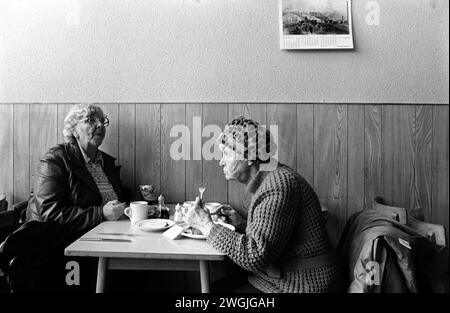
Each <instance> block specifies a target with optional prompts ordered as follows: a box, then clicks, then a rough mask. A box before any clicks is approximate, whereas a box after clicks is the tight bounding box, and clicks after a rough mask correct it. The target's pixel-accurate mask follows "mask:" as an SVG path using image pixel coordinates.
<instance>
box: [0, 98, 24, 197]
mask: <svg viewBox="0 0 450 313" xmlns="http://www.w3.org/2000/svg"><path fill="white" fill-rule="evenodd" d="M13 106H14V122H13V123H14V148H13V150H12V151H11V150H10V153H12V155H13V158H14V203H15V202H19V201H23V200H27V199H28V197H29V195H30V191H31V189H30V106H29V105H28V104H14V105H13ZM0 133H2V132H1V131H0ZM2 151H4V150H2ZM2 164H3V162H1V164H0V166H1V165H2Z"/></svg>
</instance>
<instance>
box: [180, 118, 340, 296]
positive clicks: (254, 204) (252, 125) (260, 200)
mask: <svg viewBox="0 0 450 313" xmlns="http://www.w3.org/2000/svg"><path fill="white" fill-rule="evenodd" d="M274 141H275V140H274V138H273V136H272V135H271V133H270V132H269V131H268V130H267V129H265V128H264V127H262V126H260V125H259V124H258V123H256V122H254V121H253V120H251V119H247V118H244V117H242V116H240V117H237V118H235V119H234V120H233V121H232V122H231V123H230V124H228V125H226V126H225V130H224V132H223V133H222V134H221V135H220V137H219V138H218V143H219V147H220V150H221V151H222V155H223V157H222V159H221V161H220V165H221V166H222V167H223V172H224V175H225V179H227V180H235V181H237V182H239V183H242V184H244V185H245V186H246V189H247V191H248V193H249V194H250V195H251V202H250V205H249V207H248V208H247V212H246V213H244V214H239V213H238V211H237V210H235V209H232V208H230V207H228V208H227V209H226V210H224V209H222V213H223V214H224V215H226V216H227V217H228V220H229V222H230V223H231V224H233V225H234V226H236V229H237V231H232V230H230V229H228V228H225V227H222V226H220V225H215V224H214V223H213V222H212V219H211V217H210V215H209V214H208V211H207V210H206V209H204V208H203V207H202V205H201V201H200V199H199V198H197V199H196V203H195V205H194V207H193V208H192V209H190V210H189V213H188V217H187V222H188V224H189V225H190V226H192V227H195V228H197V229H199V230H200V231H202V233H203V234H204V235H206V236H207V242H208V243H210V244H211V245H212V246H213V247H214V248H216V249H218V250H220V251H222V252H223V253H226V255H227V256H228V257H229V258H230V259H231V260H232V261H234V263H235V264H237V265H238V266H239V267H241V268H242V269H244V270H245V271H247V272H248V280H247V279H246V278H247V277H246V276H247V275H242V274H240V275H237V276H235V277H230V279H225V281H224V283H220V284H217V286H220V287H217V289H216V290H215V291H234V292H250V293H253V292H270V293H273V292H277V293H278V292H289V293H292V292H295V293H297V292H319V293H320V292H337V291H339V290H338V288H339V279H338V278H339V275H338V274H339V270H338V265H337V259H336V257H335V256H334V253H333V248H332V246H331V243H330V240H329V238H328V234H327V231H326V228H325V223H324V220H323V218H322V215H321V206H320V203H319V199H318V197H317V195H316V193H315V192H314V190H313V188H312V187H311V186H310V185H309V184H308V182H307V181H306V180H305V179H304V178H303V177H302V176H301V175H300V174H298V173H296V172H295V170H293V169H291V168H289V167H288V166H286V165H283V164H281V163H278V162H276V161H275V159H274V156H275V152H276V149H277V147H276V144H275V142H274ZM241 213H242V212H241ZM242 278H244V279H242Z"/></svg>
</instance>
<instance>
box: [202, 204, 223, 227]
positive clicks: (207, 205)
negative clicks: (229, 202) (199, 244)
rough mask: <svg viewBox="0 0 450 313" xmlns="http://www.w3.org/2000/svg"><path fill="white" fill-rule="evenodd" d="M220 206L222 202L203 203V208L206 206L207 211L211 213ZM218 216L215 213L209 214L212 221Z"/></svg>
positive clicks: (215, 220)
mask: <svg viewBox="0 0 450 313" xmlns="http://www.w3.org/2000/svg"><path fill="white" fill-rule="evenodd" d="M221 207H222V204H220V203H218V202H207V203H205V208H207V209H208V211H209V213H211V214H212V213H216V211H217V210H218V209H220V208H221ZM218 218H219V216H217V215H212V216H211V219H212V220H213V221H214V222H217V220H218Z"/></svg>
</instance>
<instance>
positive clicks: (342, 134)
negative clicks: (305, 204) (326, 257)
mask: <svg viewBox="0 0 450 313" xmlns="http://www.w3.org/2000/svg"><path fill="white" fill-rule="evenodd" d="M314 187H315V190H316V192H317V194H318V196H319V199H320V202H321V204H322V205H325V206H326V207H327V208H328V222H327V227H328V231H329V234H330V238H331V240H332V243H333V244H334V245H335V244H336V243H337V240H338V239H339V236H340V234H341V231H342V229H343V227H344V225H345V222H346V216H347V213H346V212H347V106H346V105H319V106H317V107H315V109H314Z"/></svg>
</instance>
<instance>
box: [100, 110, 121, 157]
mask: <svg viewBox="0 0 450 313" xmlns="http://www.w3.org/2000/svg"><path fill="white" fill-rule="evenodd" d="M120 105H122V104H120ZM99 106H100V107H101V108H102V110H103V113H104V114H106V116H108V119H109V126H108V127H107V128H106V137H105V140H103V144H102V145H101V147H100V149H101V150H102V151H104V152H106V153H108V154H109V155H111V156H113V157H114V158H116V164H121V163H120V162H121V161H120V156H119V105H118V104H116V103H114V104H107V103H105V104H99Z"/></svg>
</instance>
